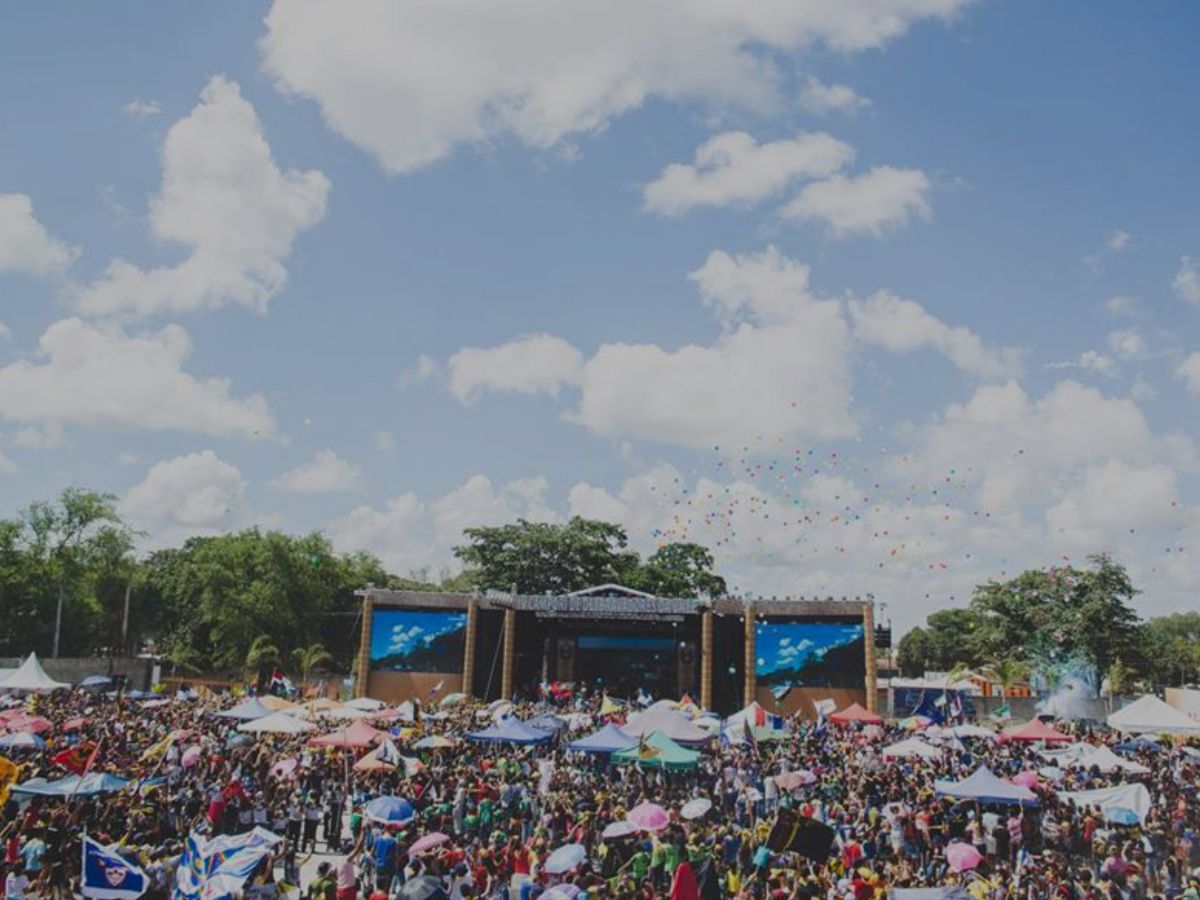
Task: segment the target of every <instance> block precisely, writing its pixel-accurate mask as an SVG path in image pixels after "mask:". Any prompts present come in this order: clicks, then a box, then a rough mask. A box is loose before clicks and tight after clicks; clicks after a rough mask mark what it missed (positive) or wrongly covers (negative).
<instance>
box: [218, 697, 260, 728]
mask: <svg viewBox="0 0 1200 900" xmlns="http://www.w3.org/2000/svg"><path fill="white" fill-rule="evenodd" d="M217 715H218V716H223V717H224V718H226V719H240V720H242V721H243V722H250V721H253V720H254V719H261V718H262V717H263V716H269V715H271V708H270V707H268V706H266V705H264V704H263V702H262V701H261V700H259V699H258V698H257V697H251V698H250V699H249V700H243V701H242V702H241V703H239V704H238V705H237V706H234V707H231V708H230V709H226V710H223V711H221V712H219V713H217Z"/></svg>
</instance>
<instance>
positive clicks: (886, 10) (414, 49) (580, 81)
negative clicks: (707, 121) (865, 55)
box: [260, 0, 969, 172]
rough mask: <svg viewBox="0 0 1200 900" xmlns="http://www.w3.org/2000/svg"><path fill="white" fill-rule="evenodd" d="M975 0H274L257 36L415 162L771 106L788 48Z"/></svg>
mask: <svg viewBox="0 0 1200 900" xmlns="http://www.w3.org/2000/svg"><path fill="white" fill-rule="evenodd" d="M968 2H969V0H814V2H807V3H773V4H761V3H741V4H720V3H716V4H714V3H689V4H679V3H676V2H673V0H617V2H616V3H615V4H614V3H602V4H596V3H589V2H585V0H567V2H562V3H553V4H546V3H543V2H540V0H510V2H506V3H504V4H502V5H501V4H495V3H491V2H487V0H468V2H466V3H458V4H455V5H453V6H450V5H446V4H438V3H433V4H417V3H411V2H408V3H394V2H390V0H367V2H359V3H354V4H336V5H330V4H327V3H325V2H322V0H276V2H275V3H274V5H273V6H272V7H271V10H270V12H269V13H268V14H267V17H266V27H267V32H266V34H265V36H264V37H263V38H262V40H261V41H260V48H261V51H262V55H263V66H264V68H265V69H266V71H267V72H268V74H269V75H270V76H271V77H273V78H274V80H275V83H276V85H277V86H278V87H279V88H280V89H281V90H283V91H286V92H288V93H292V94H297V95H300V96H303V97H308V98H311V99H313V100H315V101H316V102H317V103H318V104H319V105H320V108H321V111H322V113H323V115H324V117H325V121H326V122H327V123H328V125H329V126H330V127H331V128H332V129H333V130H334V131H336V132H338V133H339V134H341V135H343V136H344V137H346V138H348V139H349V140H351V141H353V142H354V143H355V144H357V145H359V146H360V147H362V148H363V149H365V150H366V151H368V152H369V153H371V154H373V155H374V156H376V157H377V158H378V159H379V161H380V162H381V163H382V164H383V166H384V167H385V168H386V169H387V170H388V171H390V172H406V171H411V170H414V169H417V168H420V167H422V166H425V165H428V164H430V163H432V162H434V161H436V160H438V159H441V158H443V157H445V156H447V155H448V154H450V153H451V152H452V151H453V150H454V149H455V148H456V147H458V146H459V145H462V144H472V145H480V144H486V143H488V142H493V141H496V140H497V139H505V138H512V139H515V140H517V141H520V142H522V143H524V144H527V145H529V146H532V147H535V148H548V147H553V146H554V145H556V144H561V143H562V142H564V141H567V140H569V139H571V138H572V137H575V136H578V135H586V134H589V133H593V132H595V131H598V130H600V129H602V128H603V127H604V126H605V125H607V124H608V123H609V122H610V121H611V120H612V119H614V118H615V117H617V116H620V115H621V114H622V113H625V112H628V111H630V110H633V109H636V108H638V107H640V106H642V105H643V104H644V103H646V102H647V101H648V100H650V99H652V98H657V99H661V100H666V101H679V102H692V101H701V102H704V103H707V104H710V105H712V106H713V107H715V108H718V109H719V108H722V107H728V106H730V105H738V106H741V107H746V108H749V109H752V110H769V109H774V108H777V107H778V106H779V101H780V97H781V90H780V85H781V82H782V80H783V79H782V77H781V72H780V70H779V63H778V60H779V59H780V58H781V57H784V56H790V55H794V54H795V53H796V52H798V51H804V50H806V49H807V48H809V47H811V46H812V45H814V44H823V45H825V46H827V47H829V48H832V49H834V50H837V51H841V52H854V51H861V50H865V49H870V48H877V47H881V46H883V45H885V44H886V43H888V42H889V41H891V40H894V39H895V38H898V37H899V36H901V35H902V34H904V33H905V32H906V31H907V30H908V29H909V28H910V27H911V26H912V25H914V24H915V23H917V22H920V21H923V20H928V19H943V20H944V19H948V18H949V17H951V16H953V15H954V14H955V13H956V12H958V11H959V10H960V9H962V8H964V7H965V6H966V5H967V4H968ZM433 48H436V52H435V51H434V49H433Z"/></svg>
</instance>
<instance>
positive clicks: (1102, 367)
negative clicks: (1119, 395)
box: [1046, 350, 1117, 378]
mask: <svg viewBox="0 0 1200 900" xmlns="http://www.w3.org/2000/svg"><path fill="white" fill-rule="evenodd" d="M1046 367H1047V368H1049V369H1079V370H1081V371H1084V372H1096V373H1097V374H1100V375H1105V376H1107V377H1109V378H1114V377H1116V374H1117V363H1116V360H1114V359H1113V358H1112V357H1111V356H1105V355H1104V354H1103V353H1101V352H1100V351H1099V350H1084V351H1083V352H1082V353H1080V354H1079V356H1077V357H1076V358H1075V359H1070V360H1061V361H1059V362H1052V363H1047V366H1046Z"/></svg>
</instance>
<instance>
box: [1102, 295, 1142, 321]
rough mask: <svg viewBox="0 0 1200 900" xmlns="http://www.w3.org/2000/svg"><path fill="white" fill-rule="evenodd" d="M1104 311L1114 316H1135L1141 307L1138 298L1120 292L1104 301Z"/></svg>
mask: <svg viewBox="0 0 1200 900" xmlns="http://www.w3.org/2000/svg"><path fill="white" fill-rule="evenodd" d="M1104 311H1105V312H1106V313H1108V314H1109V315H1110V316H1112V317H1114V318H1133V317H1134V316H1136V315H1137V314H1138V313H1139V312H1140V311H1141V308H1140V304H1139V303H1138V301H1137V298H1135V297H1125V296H1122V295H1120V294H1118V295H1117V296H1115V297H1109V298H1108V299H1107V300H1105V301H1104Z"/></svg>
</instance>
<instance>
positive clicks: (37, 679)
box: [0, 653, 70, 693]
mask: <svg viewBox="0 0 1200 900" xmlns="http://www.w3.org/2000/svg"><path fill="white" fill-rule="evenodd" d="M68 687H70V685H69V684H64V683H63V682H61V681H55V680H54V679H53V678H51V677H50V676H49V675H47V674H46V670H45V669H43V668H42V664H41V663H40V662H38V658H37V654H36V653H30V654H29V656H28V657H26V659H25V662H23V663H21V666H20V668H18V669H17V670H16V671H15V672H13V673H12V674H11V675H9V676H8V677H7V678H5V679H4V680H3V681H0V690H3V691H33V692H37V693H41V692H43V691H54V690H58V689H59V688H68Z"/></svg>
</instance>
